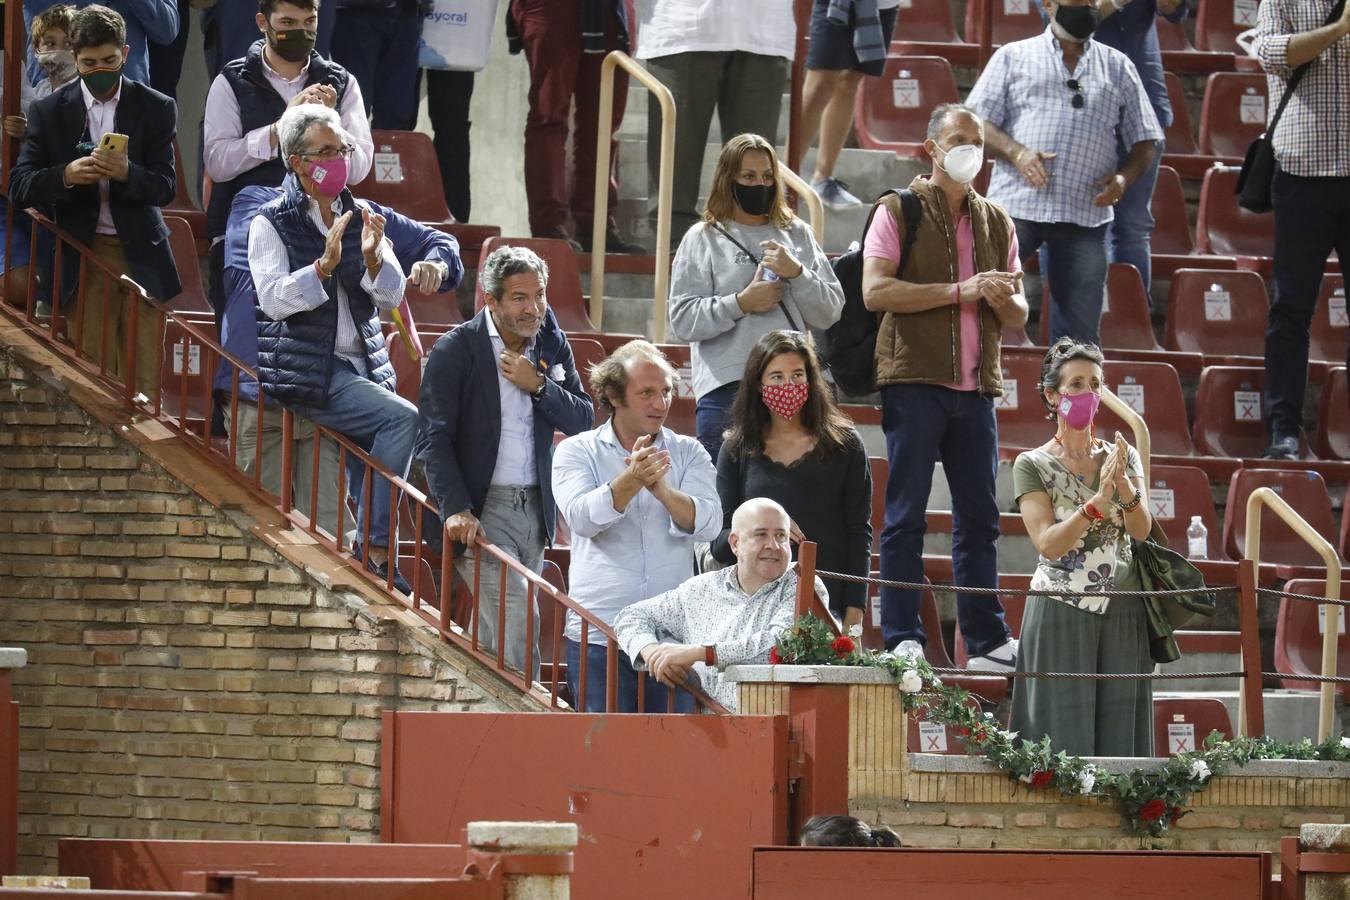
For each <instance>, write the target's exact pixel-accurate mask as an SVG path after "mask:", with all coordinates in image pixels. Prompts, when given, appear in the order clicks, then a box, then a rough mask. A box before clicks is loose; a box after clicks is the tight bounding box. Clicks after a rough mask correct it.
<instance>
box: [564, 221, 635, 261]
mask: <svg viewBox="0 0 1350 900" xmlns="http://www.w3.org/2000/svg"><path fill="white" fill-rule="evenodd" d="M577 242H578V243H579V244H581V251H582V252H583V253H590V252H591V230H590V229H589V228H586V229H583V230H581V231H580V233H579V234H577ZM605 252H606V253H631V254H635V255H641V254H644V253H646V252H647V248H646V247H644V246H642V245H641V244H634V243H632V242H630V241H625V240H624V239H623V238H621V237H620V236H619V229H617V228H614V227H613V226H611V227H610V228H609V230H607V231H606V232H605Z"/></svg>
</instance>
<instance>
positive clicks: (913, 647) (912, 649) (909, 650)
mask: <svg viewBox="0 0 1350 900" xmlns="http://www.w3.org/2000/svg"><path fill="white" fill-rule="evenodd" d="M891 652H892V653H894V654H895V655H896V656H912V657H914V658H915V659H923V646H922V645H921V644H920V643H919V642H918V641H901V642H900V643H898V644H896V645H895V649H894V650H892V651H891Z"/></svg>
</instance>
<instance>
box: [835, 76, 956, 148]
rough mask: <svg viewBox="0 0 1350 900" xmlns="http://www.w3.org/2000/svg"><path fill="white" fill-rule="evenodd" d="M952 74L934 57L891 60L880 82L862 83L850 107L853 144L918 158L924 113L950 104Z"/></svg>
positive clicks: (953, 90)
mask: <svg viewBox="0 0 1350 900" xmlns="http://www.w3.org/2000/svg"><path fill="white" fill-rule="evenodd" d="M957 100H958V96H957V92H956V76H955V75H954V74H953V73H952V64H951V63H949V62H947V60H945V59H943V58H942V57H940V56H892V57H889V58H888V59H887V60H886V70H885V72H883V73H882V76H881V77H880V78H866V79H864V80H863V86H862V90H860V91H858V99H857V104H856V105H855V107H854V113H853V121H854V125H855V126H856V127H857V130H858V143H859V144H860V145H861V146H862V147H864V148H865V149H868V150H891V151H894V152H895V153H898V154H900V155H901V156H923V155H924V151H923V142H924V138H925V137H926V135H927V133H928V114H929V113H930V112H932V110H933V107H934V106H937V105H938V104H939V103H955V102H957Z"/></svg>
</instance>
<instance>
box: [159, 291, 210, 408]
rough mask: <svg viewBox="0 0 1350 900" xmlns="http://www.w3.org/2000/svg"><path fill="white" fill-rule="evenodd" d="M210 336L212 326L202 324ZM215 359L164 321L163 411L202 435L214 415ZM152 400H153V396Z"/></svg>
mask: <svg viewBox="0 0 1350 900" xmlns="http://www.w3.org/2000/svg"><path fill="white" fill-rule="evenodd" d="M194 327H196V329H197V330H198V331H201V332H203V333H206V334H210V333H211V328H212V326H210V325H206V324H204V323H203V324H199V325H196V326H194ZM215 369H216V357H215V355H214V354H213V353H212V352H211V351H210V349H209V348H208V347H207V346H205V345H203V344H202V343H201V342H200V341H199V340H197V338H195V337H193V336H192V335H191V334H189V333H188V332H187V329H185V328H184V327H183V326H182V325H181V324H179V323H178V322H176V321H174V320H173V319H169V318H167V317H166V318H165V320H164V358H163V359H162V361H161V362H160V367H159V372H160V375H159V378H160V389H161V393H160V409H161V410H162V411H163V413H164V414H165V415H167V416H169V417H171V418H172V419H173V420H174V421H176V422H179V423H181V424H185V425H187V426H188V427H190V428H192V429H193V430H194V431H195V432H196V433H197V434H201V426H202V423H203V422H204V421H205V420H206V419H209V418H210V416H211V382H212V377H213V375H214V374H215ZM151 399H154V398H153V397H152V398H151Z"/></svg>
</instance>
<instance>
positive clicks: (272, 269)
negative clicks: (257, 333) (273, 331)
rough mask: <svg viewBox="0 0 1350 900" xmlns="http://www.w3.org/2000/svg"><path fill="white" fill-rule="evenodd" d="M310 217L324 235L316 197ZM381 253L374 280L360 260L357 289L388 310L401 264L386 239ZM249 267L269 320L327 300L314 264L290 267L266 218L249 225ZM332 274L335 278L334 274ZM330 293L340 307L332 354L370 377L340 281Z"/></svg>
mask: <svg viewBox="0 0 1350 900" xmlns="http://www.w3.org/2000/svg"><path fill="white" fill-rule="evenodd" d="M363 202H364V201H361V200H357V201H356V205H357V206H358V207H359V206H361V205H362V203H363ZM331 208H332V210H333V213H334V214H335V215H341V214H342V204H341V202H340V201H339V200H334V201H333V205H332V207H331ZM309 220H310V221H311V222H312V223H314V227H315V228H317V229H319V232H320V233H321V234H327V233H328V226H326V225H324V224H323V217H322V216H321V215H320V213H319V205H318V203H317V202H315V201H314V200H310V201H309ZM347 227H348V228H358V229H359V228H360V227H361V218H360V217H359V216H357V215H355V214H353V215H352V220H351V221H350V222H348V223H347ZM380 254H381V255H382V256H383V258H384V264H383V265H381V266H380V271H379V274H377V275H376V276H375V278H374V279H372V278H371V277H370V270H369V269H366V268H365V267H364V264H363V266H362V272H361V288H362V290H364V291H365V292H366V293H367V294H369V295H370V300H371V302H372V303H374V304H375V308H376V309H383V310H390V309H394V308H395V307H397V306H398V305H399V304H400V303H401V302H403V287H404V284H403V267H402V266H401V265H399V261H398V257H397V256H395V255H394V245H393V244H391V243H390V242H389V238H385V239H384V243H383V244H381V246H380ZM248 267H249V271H250V272H251V273H252V275H253V286H254V288H255V289H256V290H257V292H258V306H259V308H261V309H262V311H263V313H264V314H265V315H266V316H267V317H268V318H270V319H274V320H276V321H281V320H282V319H285V318H287V317H288V316H293V315H295V314H296V313H298V312H305V311H307V310H311V309H318V308H319V307H320V306H323V305H324V304H325V303H327V302H328V292H327V290H325V288H324V283H323V281H322V280H321V279H320V278H319V273H318V272H316V271H315V270H314V264H313V263H312V262H311V263H308V264H306V265H303V266H301V267H300V268H299V269H297V270H295V271H294V272H292V271H291V261H290V254H288V253H287V252H286V243H285V242H284V241H283V240H282V239H281V235H280V234H278V233H277V230H276V228H275V226H273V225H272V223H271V222H270V221H269V220H268V218H267V217H266V216H254V218H253V222H252V224H250V225H249V228H248ZM332 277H334V278H336V277H337V276H336V274H335V275H333V276H332ZM333 293H334V294H335V295H336V297H337V305H338V317H337V340H336V341H334V345H333V352H334V353H336V354H337V355H338V356H340V357H342V358H343V359H345V360H347V361H348V362H350V363H351V364H352V366H353V367H354V368H355V369H356V371H357V372H358V373H360V374H361V375H369V374H370V373H369V372H367V371H366V350H365V343H364V341H362V339H361V333H360V331H358V330H357V328H356V322H355V320H353V319H352V310H351V306H350V305H349V304H348V302H347V290H346V288H344V287H343V286H342V281H341V280H338V281H337V282H336V283H335V284H334V291H333Z"/></svg>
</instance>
